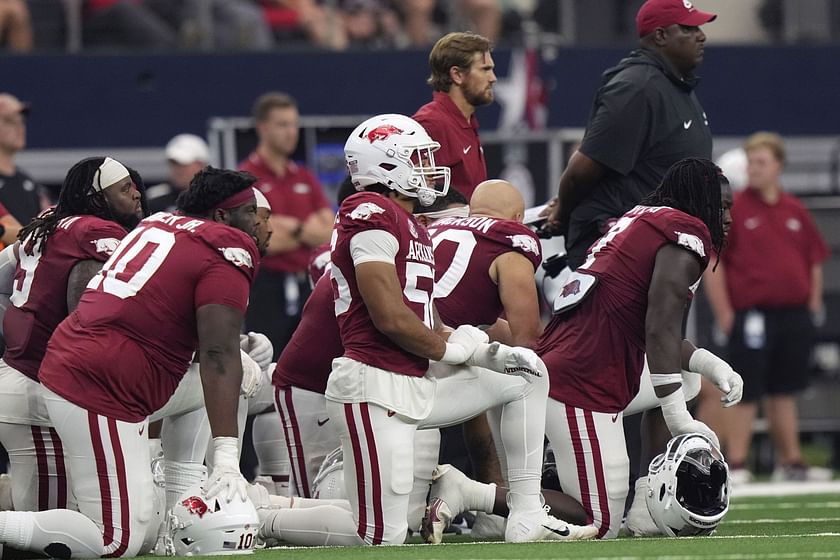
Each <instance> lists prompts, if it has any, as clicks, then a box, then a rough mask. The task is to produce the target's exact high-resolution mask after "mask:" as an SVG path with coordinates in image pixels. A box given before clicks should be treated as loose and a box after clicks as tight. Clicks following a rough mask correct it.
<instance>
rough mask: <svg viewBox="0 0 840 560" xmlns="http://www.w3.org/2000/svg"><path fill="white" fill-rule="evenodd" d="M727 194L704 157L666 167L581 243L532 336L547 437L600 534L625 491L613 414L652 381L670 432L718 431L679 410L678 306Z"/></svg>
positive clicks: (714, 246)
mask: <svg viewBox="0 0 840 560" xmlns="http://www.w3.org/2000/svg"><path fill="white" fill-rule="evenodd" d="M731 205H732V192H731V190H730V188H729V182H728V181H727V180H726V177H724V176H723V174H722V173H721V171H720V169H719V168H718V167H717V166H715V165H714V164H713V163H712V162H710V161H708V160H703V159H694V158H689V159H684V160H681V161H679V162H677V163H676V164H674V165H673V166H672V167H671V168H670V169H669V170H668V171H667V173H666V174H665V177H664V179H663V180H662V183H661V184H660V185H659V187H658V188H657V189H656V190H654V191H653V192H652V193H651V194H650V195H648V196H647V197H646V198H645V199H643V201H642V203H641V204H640V205H639V206H636V207H635V208H633V209H632V210H630V211H629V212H627V213H626V214H624V216H622V217H621V218H620V219H619V220H618V221H617V222H616V224H615V225H614V226H613V227H612V228H611V229H610V230H609V231H608V232H607V233H606V235H604V236H603V237H602V238H601V239H600V240H598V241H597V242H596V243H594V244H593V245H592V247H591V248H590V249H589V254H588V255H587V258H586V261H585V262H584V263H583V264H582V265H581V266H580V267H579V268H578V269H577V270H576V271H575V272H573V273H572V275H571V277H570V278H569V280H568V281H567V283H566V284H565V285H564V286H563V289H562V290H561V292H560V294H559V295H558V296H557V298H556V299H555V301H554V316H553V318H552V320H551V322H550V323H549V325H548V326H547V327H546V329H545V332H543V334H542V336H541V337H540V340H539V342H538V344H537V354H539V356H540V357H541V358H542V359H543V361H544V362H545V364H546V366H547V367H548V371H549V378H550V380H551V384H550V391H549V404H548V408H547V412H546V435H547V436H548V439H549V441H550V442H551V446H552V448H553V449H554V453H555V457H556V458H557V463H558V465H559V464H561V463H562V464H565V465H569V466H570V468H566V469H558V476H559V479H560V484H561V486H562V488H563V490H564V491H565V492H566V493H567V494H570V495H571V496H572V497H574V498H576V499H577V500H578V501H580V502H581V504H583V507H584V509H585V510H586V512H587V516H588V518H589V519H588V520H589V521H590V522H592V523H593V524H594V525H595V526H597V527H598V537H599V538H612V537H615V536H616V535H617V534H618V530H619V527H620V525H621V518H622V513H623V511H624V502H625V499H626V497H627V493H628V491H629V484H628V476H629V458H628V455H627V450H626V448H625V442H624V424H623V422H622V421H621V420H622V413H623V411H624V409H625V407H626V406H627V405H628V404H629V403H630V402H631V401H632V400H633V397H634V396H635V395H636V393H637V392H638V390H639V381H640V377H641V374H642V368H643V364H644V359H645V353H647V359H648V363H649V366H650V373H651V375H650V377H651V382H652V384H653V387H654V390H655V392H656V396H657V398H658V400H659V405H660V406H661V408H662V414H663V416H664V418H665V423H666V424H667V426H668V429H669V430H670V432H671V434H673V435H678V434H684V433H688V432H699V433H702V434H704V435H706V436H708V437H709V438H710V439H711V440H712V441H714V442H715V444H716V445H717V437H716V436H715V434H714V432H712V431H711V430H710V429H709V428H708V427H707V426H706V425H705V424H703V423H702V422H699V421H697V420H694V419H693V418H692V417H691V415H690V414H689V412H688V410H687V409H686V404H685V395H684V392H683V387H682V376H681V373H680V372H681V369H686V370H689V369H694V370H696V369H697V368H690V367H689V361H690V358H691V357H692V354H693V353H694V351H695V348H694V346H693V345H692V344H691V343H690V342H688V341H686V340H683V339H682V337H681V336H680V330H681V325H682V318H683V310H684V308H685V306H686V302H687V300H688V299H689V298H690V297H691V294H692V292H693V290H694V289H695V288H696V286H697V283H698V281H699V279H700V275H701V274H702V272H703V270H704V269H705V268H706V266H707V264H708V262H709V256H710V255H711V254H713V253H719V252H720V250H721V248H722V246H723V243H724V238H725V235H726V232H727V230H728V228H729V225H730V223H731V221H732V218H731V216H730V212H729V209H730V207H731Z"/></svg>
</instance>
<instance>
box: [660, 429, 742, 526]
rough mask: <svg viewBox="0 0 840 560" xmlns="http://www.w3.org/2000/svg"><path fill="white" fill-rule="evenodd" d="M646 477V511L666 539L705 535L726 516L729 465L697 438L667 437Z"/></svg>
mask: <svg viewBox="0 0 840 560" xmlns="http://www.w3.org/2000/svg"><path fill="white" fill-rule="evenodd" d="M648 472H649V474H648V492H647V496H646V499H647V506H648V510H649V511H650V515H651V517H652V518H653V521H654V523H656V526H657V527H659V530H660V531H662V532H663V533H664V534H666V535H668V536H671V537H683V536H694V535H709V534H711V533H712V532H713V531H714V530H715V528H716V527H717V526H718V524H719V523H720V522H721V520H722V519H723V517H724V516H725V515H726V512H727V511H729V466H728V465H727V464H726V461H725V460H724V458H723V454H722V453H721V452H720V450H719V449H718V448H717V447H716V446H715V445H714V444H713V443H712V442H711V441H709V439H708V438H707V437H706V436H704V435H702V434H697V433H692V434H682V435H679V436H676V437H674V438H672V439H671V441H669V442H668V446H667V448H666V449H665V453H663V454H661V455H658V456H657V457H656V458H654V459H653V461H651V462H650V469H649V471H648Z"/></svg>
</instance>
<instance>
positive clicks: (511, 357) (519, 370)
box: [466, 342, 548, 383]
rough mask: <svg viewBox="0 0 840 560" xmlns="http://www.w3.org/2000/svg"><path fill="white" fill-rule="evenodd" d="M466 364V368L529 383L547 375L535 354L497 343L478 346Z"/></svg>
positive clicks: (517, 347) (545, 369) (543, 365)
mask: <svg viewBox="0 0 840 560" xmlns="http://www.w3.org/2000/svg"><path fill="white" fill-rule="evenodd" d="M466 363H467V365H468V366H478V367H483V368H485V369H489V370H493V371H497V372H499V373H507V374H509V375H519V376H521V377H523V378H525V380H526V381H528V382H529V383H530V382H532V381H534V379H535V378H537V377H544V376H547V375H548V369H547V368H546V367H545V364H544V363H543V361H542V360H541V359H540V357H539V356H537V353H536V352H534V351H533V350H530V349H528V348H522V347H521V346H508V345H506V344H501V343H499V342H491V343H489V344H479V345H478V347H477V348H476V349H475V352H473V355H472V357H471V358H470V359H469V360H467V362H466Z"/></svg>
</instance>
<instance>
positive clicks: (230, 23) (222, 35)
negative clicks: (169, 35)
mask: <svg viewBox="0 0 840 560" xmlns="http://www.w3.org/2000/svg"><path fill="white" fill-rule="evenodd" d="M144 2H145V6H146V7H148V8H149V9H150V10H151V11H153V12H154V13H155V14H156V15H157V16H158V17H160V18H161V19H163V20H164V21H165V22H166V24H167V25H169V26H170V27H171V28H172V29H174V30H175V31H176V33H177V34H178V35H179V42H180V45H181V46H182V47H184V48H187V49H197V48H200V49H217V50H243V49H251V50H267V49H270V48H271V47H272V46H273V45H274V37H273V35H272V33H271V28H270V27H269V25H268V22H267V21H265V18H264V17H263V10H262V7H261V6H260V5H259V4H258V3H257V2H255V1H254V0H182V1H179V2H173V1H172V0H144Z"/></svg>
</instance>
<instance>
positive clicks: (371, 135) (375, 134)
mask: <svg viewBox="0 0 840 560" xmlns="http://www.w3.org/2000/svg"><path fill="white" fill-rule="evenodd" d="M402 133H403V130H402V129H401V128H397V127H396V126H394V125H392V124H381V125H379V126H377V127H376V128H374V129H372V130H370V131H369V132H368V133H367V139H368V140H369V141H370V143H371V144H373V143H374V142H375V141H377V140H386V139H387V138H388V137H389V136H391V135H392V134H402Z"/></svg>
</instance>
